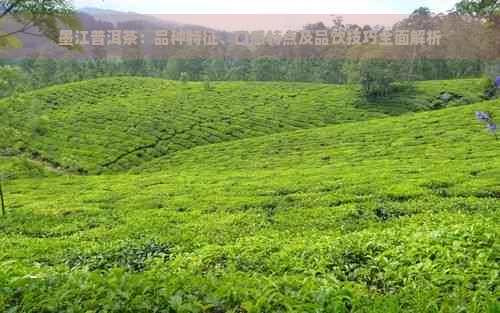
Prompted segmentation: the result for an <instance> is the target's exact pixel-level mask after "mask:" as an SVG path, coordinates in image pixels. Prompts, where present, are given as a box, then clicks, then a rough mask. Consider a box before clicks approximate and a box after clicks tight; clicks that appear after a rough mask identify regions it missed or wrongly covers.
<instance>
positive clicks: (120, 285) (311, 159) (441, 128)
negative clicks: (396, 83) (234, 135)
mask: <svg viewBox="0 0 500 313" xmlns="http://www.w3.org/2000/svg"><path fill="white" fill-rule="evenodd" d="M475 110H490V111H493V112H495V113H496V114H497V116H498V115H500V102H499V101H489V102H483V103H478V104H473V105H470V106H464V107H457V108H450V109H444V110H440V111H435V112H424V113H416V114H408V115H405V116H402V117H391V118H384V119H378V120H370V121H365V122H356V123H349V124H343V125H335V126H329V127H323V128H318V129H310V130H299V131H294V132H288V133H282V134H275V135H270V136H265V137H259V138H250V139H244V140H238V141H232V142H228V143H220V144H213V145H207V146H201V147H196V148H193V149H190V150H185V151H179V152H177V153H175V154H172V155H169V156H168V157H163V158H159V159H157V160H155V161H153V162H151V163H150V164H145V165H142V166H141V167H139V168H136V169H134V171H140V172H141V175H133V174H118V175H110V176H87V177H79V176H63V177H53V178H45V179H19V180H15V181H12V182H10V183H9V184H7V185H6V186H5V189H6V191H7V204H8V206H9V214H8V216H7V217H6V218H5V219H3V220H0V232H1V234H2V236H1V237H0V245H1V247H2V249H0V265H1V267H0V310H1V309H2V307H3V308H5V309H11V310H13V311H14V312H16V311H18V312H95V311H98V312H478V313H479V312H498V311H499V310H500V306H499V299H500V286H499V284H500V276H499V273H500V266H499V264H500V241H499V238H500V227H498V225H499V223H500V200H499V199H500V158H499V157H498V153H499V152H500V141H496V140H495V139H494V137H493V136H491V135H490V134H488V133H487V132H486V131H485V129H484V126H483V125H480V124H479V123H478V122H477V121H476V120H475V117H474V111H475ZM145 172H150V173H145Z"/></svg>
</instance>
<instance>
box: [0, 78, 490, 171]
mask: <svg viewBox="0 0 500 313" xmlns="http://www.w3.org/2000/svg"><path fill="white" fill-rule="evenodd" d="M481 86H482V85H481V82H480V80H455V81H432V82H429V81H427V82H425V81H424V82H418V83H416V85H415V86H413V87H410V88H408V87H406V88H405V89H402V90H401V92H399V93H396V94H394V95H393V96H392V97H390V98H386V99H385V100H384V101H383V102H381V101H377V102H375V101H372V102H370V101H367V100H363V98H362V97H360V96H359V90H358V87H357V86H353V85H342V86H340V85H339V86H336V85H321V84H306V83H274V82H263V83H256V82H232V83H209V84H208V85H207V83H195V82H188V83H181V82H177V83H176V82H174V81H165V80H161V79H154V78H139V77H120V78H102V79H97V80H91V81H84V82H78V83H71V84H66V85H60V86H54V87H50V88H46V89H42V90H38V91H33V92H30V93H25V94H19V95H17V96H14V97H10V98H7V99H3V100H0V112H1V113H2V116H4V118H3V120H4V121H6V125H5V126H4V127H3V129H2V130H0V132H2V133H1V135H2V138H5V140H2V142H1V143H0V151H3V154H4V155H10V156H12V155H17V156H19V155H22V156H24V157H27V158H30V159H32V160H36V161H38V162H43V163H45V164H47V165H48V166H49V167H51V168H55V169H59V170H61V171H66V172H71V173H79V174H96V173H117V172H121V171H126V170H129V169H131V168H133V167H136V166H140V165H142V164H144V163H146V162H148V161H150V160H152V159H155V158H158V157H161V156H164V155H171V154H173V153H175V152H177V151H182V150H187V149H191V148H193V147H197V146H202V145H207V144H213V143H219V142H226V141H231V140H237V139H242V138H250V137H258V136H264V135H269V134H274V133H279V132H287V131H291V130H298V129H305V128H315V127H323V126H327V125H332V124H340V123H346V122H354V121H363V120H369V119H373V118H381V117H387V116H391V115H398V114H402V113H406V112H411V111H422V110H430V109H436V108H441V107H446V106H452V105H458V104H467V103H473V102H477V101H479V100H480V99H481V96H482V95H483V93H484V90H483V88H482V87H481ZM445 92H447V93H451V94H452V95H453V98H452V99H451V100H449V101H448V102H443V101H442V100H439V99H437V98H436V97H439V96H440V95H441V94H442V93H445Z"/></svg>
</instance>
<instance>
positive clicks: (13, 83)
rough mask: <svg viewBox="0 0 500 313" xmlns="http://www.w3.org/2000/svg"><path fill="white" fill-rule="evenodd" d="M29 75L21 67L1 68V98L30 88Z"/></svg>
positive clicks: (5, 66) (6, 66)
mask: <svg viewBox="0 0 500 313" xmlns="http://www.w3.org/2000/svg"><path fill="white" fill-rule="evenodd" d="M29 85H30V84H29V78H28V75H26V73H25V72H24V71H23V69H22V68H21V67H19V66H14V65H4V66H0V97H6V96H10V95H12V94H13V93H15V92H17V91H23V90H25V89H26V88H28V87H29Z"/></svg>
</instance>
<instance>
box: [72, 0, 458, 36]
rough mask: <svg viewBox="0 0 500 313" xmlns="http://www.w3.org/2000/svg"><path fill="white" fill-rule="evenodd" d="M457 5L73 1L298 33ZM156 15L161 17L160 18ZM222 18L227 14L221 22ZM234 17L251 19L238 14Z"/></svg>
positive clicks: (361, 0) (442, 0)
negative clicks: (313, 26) (334, 18)
mask: <svg viewBox="0 0 500 313" xmlns="http://www.w3.org/2000/svg"><path fill="white" fill-rule="evenodd" d="M456 2H458V0H419V1H404V0H403V1H402V0H381V1H373V0H372V1H368V0H348V1H346V0H340V1H332V0H248V1H242V0H236V1H235V0H179V1H161V0H160V1H159V0H73V3H74V5H75V7H76V8H83V7H93V8H100V9H112V10H118V11H124V12H130V11H132V12H137V13H141V14H155V15H156V17H160V18H163V19H168V20H173V21H176V22H180V23H186V24H195V25H201V26H206V27H212V28H214V29H218V30H228V31H235V30H256V29H250V28H251V26H250V25H253V26H255V24H256V20H257V18H258V17H257V16H253V17H250V16H249V15H248V14H279V15H281V18H279V16H278V15H276V16H275V17H271V16H268V17H266V18H265V20H263V21H262V22H261V23H260V25H259V27H257V28H261V29H262V28H263V29H283V28H290V29H293V28H295V29H300V27H302V26H304V25H305V24H307V23H314V22H318V21H320V20H321V21H323V22H325V24H326V25H331V23H329V21H330V20H331V17H330V16H331V14H335V15H343V14H346V17H345V18H344V20H345V22H347V23H351V22H355V23H358V24H370V25H375V24H381V25H387V26H389V25H392V23H394V22H395V21H397V20H400V19H401V17H402V16H397V15H398V14H405V15H406V14H409V13H411V12H412V11H413V10H414V9H416V8H418V7H420V6H426V7H429V8H430V9H431V11H432V12H434V13H446V12H447V11H448V10H449V9H451V8H452V7H453V5H454V4H455V3H456ZM157 14H161V16H160V15H157ZM201 14H203V15H201ZM210 14H217V16H209V15H210ZM220 14H224V15H226V16H224V17H223V18H221V15H220ZM235 14H247V15H246V16H238V15H235ZM291 14H294V15H296V16H295V17H293V18H292V17H291V16H290V18H284V15H291ZM298 14H301V15H300V16H299V15H298ZM351 14H352V15H351ZM359 14H370V15H371V16H372V17H374V16H375V15H379V16H378V22H365V21H364V20H362V21H361V20H360V15H359ZM384 14H385V15H384ZM390 14H393V16H392V17H391V16H390ZM230 15H234V16H230ZM355 15H357V16H355ZM366 17H368V16H365V18H364V19H366ZM403 17H404V16H403ZM350 19H352V20H350ZM252 28H255V27H252Z"/></svg>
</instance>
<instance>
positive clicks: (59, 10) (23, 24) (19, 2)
mask: <svg viewBox="0 0 500 313" xmlns="http://www.w3.org/2000/svg"><path fill="white" fill-rule="evenodd" d="M72 13H74V10H73V8H72V6H71V4H70V2H69V1H67V0H0V23H10V24H9V25H11V24H12V25H13V26H14V25H15V28H14V29H13V30H9V31H0V48H1V47H16V46H20V45H21V42H20V41H19V40H18V39H17V38H15V37H14V35H16V34H28V35H33V36H38V37H45V38H47V39H49V40H51V41H53V42H56V43H57V42H59V30H60V29H61V26H62V25H64V26H67V27H69V28H71V29H80V28H81V25H80V21H79V20H78V18H76V17H75V16H74V15H72ZM67 47H68V48H73V49H79V48H80V47H78V46H76V45H74V46H67Z"/></svg>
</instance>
